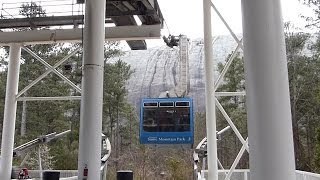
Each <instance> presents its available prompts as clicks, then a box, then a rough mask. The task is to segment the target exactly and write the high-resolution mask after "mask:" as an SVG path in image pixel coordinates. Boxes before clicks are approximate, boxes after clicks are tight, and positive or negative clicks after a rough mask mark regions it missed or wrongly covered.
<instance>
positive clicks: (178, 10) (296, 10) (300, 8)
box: [0, 0, 313, 47]
mask: <svg viewBox="0 0 320 180" xmlns="http://www.w3.org/2000/svg"><path fill="white" fill-rule="evenodd" d="M22 1H30V0H0V5H2V3H5V6H7V7H8V6H18V7H19V5H18V4H17V3H16V2H22ZM34 1H39V0H34ZM44 1H46V2H47V3H43V5H44V4H55V5H57V3H59V2H60V3H62V4H65V3H66V2H68V0H66V1H54V0H52V1H48V0H44ZM73 1H74V2H75V0H73ZM202 1H203V0H158V2H159V5H160V8H161V11H162V14H163V16H164V18H165V20H166V24H167V25H168V27H167V26H164V29H163V30H162V34H163V35H168V34H169V32H170V33H171V34H173V35H179V34H185V35H187V36H188V37H189V38H191V39H194V38H201V37H203V11H202V8H203V7H202ZM70 2H72V0H70ZM212 2H213V3H214V4H215V6H216V7H217V9H218V10H219V11H220V13H221V14H222V15H223V16H224V18H225V19H226V21H227V23H228V24H229V25H230V27H231V28H232V29H233V31H234V32H236V33H241V31H242V25H241V5H240V3H241V0H212ZM8 3H12V4H11V5H10V4H8ZM281 3H282V10H283V18H284V21H285V22H286V21H291V22H293V24H295V25H296V26H300V27H303V26H304V25H305V21H304V20H303V19H301V18H299V16H300V15H301V14H303V15H306V16H311V15H313V12H312V9H311V8H308V7H306V6H305V5H302V4H301V3H300V2H299V0H281ZM55 7H59V9H56V8H54V9H53V10H51V11H54V12H55V11H58V12H64V11H68V10H66V9H70V7H63V6H55ZM78 9H79V7H78ZM79 10H81V9H79ZM12 11H13V10H12ZM15 13H18V12H15ZM212 22H213V24H212V28H213V35H221V34H228V30H227V29H226V28H225V26H224V25H223V24H222V22H221V20H220V19H219V18H218V17H217V15H216V14H215V13H214V12H213V19H212ZM147 42H148V46H149V47H153V46H159V45H163V41H162V40H148V41H147Z"/></svg>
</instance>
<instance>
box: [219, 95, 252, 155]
mask: <svg viewBox="0 0 320 180" xmlns="http://www.w3.org/2000/svg"><path fill="white" fill-rule="evenodd" d="M215 101H216V105H217V107H218V109H219V110H220V111H221V113H222V115H223V116H224V118H225V119H226V120H227V122H228V123H229V125H230V127H231V128H232V129H233V131H234V133H235V134H236V136H237V137H238V139H239V140H240V142H241V143H242V144H243V145H244V146H245V148H246V150H247V151H248V152H249V146H248V143H246V141H245V140H244V139H243V137H242V135H241V134H240V132H239V130H238V129H237V127H236V126H235V125H234V123H233V122H232V120H231V118H230V117H229V115H228V114H227V112H226V111H225V110H224V108H223V107H222V105H221V104H220V102H219V101H218V99H217V98H215Z"/></svg>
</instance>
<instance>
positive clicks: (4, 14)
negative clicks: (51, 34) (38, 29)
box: [0, 0, 84, 19]
mask: <svg viewBox="0 0 320 180" xmlns="http://www.w3.org/2000/svg"><path fill="white" fill-rule="evenodd" d="M83 8H84V6H83V4H77V2H76V0H32V1H31V0H30V1H28V0H25V1H18V2H16V1H15V2H3V3H1V9H0V19H14V18H25V17H44V16H46V17H50V16H66V15H83V14H84V13H83V12H84V9H83ZM22 11H24V12H23V13H22Z"/></svg>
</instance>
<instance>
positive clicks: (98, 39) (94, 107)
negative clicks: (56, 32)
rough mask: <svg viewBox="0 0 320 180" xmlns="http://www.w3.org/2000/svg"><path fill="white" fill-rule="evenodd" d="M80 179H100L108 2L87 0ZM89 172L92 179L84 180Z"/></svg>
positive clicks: (80, 137)
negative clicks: (86, 172)
mask: <svg viewBox="0 0 320 180" xmlns="http://www.w3.org/2000/svg"><path fill="white" fill-rule="evenodd" d="M85 6H86V9H85V23H84V44H83V45H84V47H83V53H84V56H83V63H82V64H83V70H82V72H83V76H82V93H81V95H82V96H81V113H80V135H79V156H78V179H79V180H83V179H88V180H98V179H100V165H101V159H100V158H101V152H100V151H101V132H102V103H103V70H104V34H105V28H104V25H105V24H104V22H105V8H106V1H101V0H87V1H85ZM85 169H88V177H87V178H86V177H84V172H85Z"/></svg>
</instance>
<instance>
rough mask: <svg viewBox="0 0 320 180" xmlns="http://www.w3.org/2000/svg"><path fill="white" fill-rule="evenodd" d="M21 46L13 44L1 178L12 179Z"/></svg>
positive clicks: (4, 120) (8, 76)
mask: <svg viewBox="0 0 320 180" xmlns="http://www.w3.org/2000/svg"><path fill="white" fill-rule="evenodd" d="M20 57H21V47H20V45H19V44H11V45H10V52H9V67H8V75H7V87H6V99H5V106H4V119H3V130H2V142H1V160H0V179H3V180H9V179H11V170H12V156H13V146H14V132H15V123H16V110H17V101H16V95H17V93H18V84H19V70H20Z"/></svg>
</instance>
